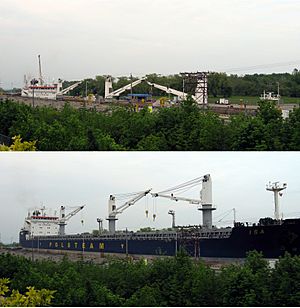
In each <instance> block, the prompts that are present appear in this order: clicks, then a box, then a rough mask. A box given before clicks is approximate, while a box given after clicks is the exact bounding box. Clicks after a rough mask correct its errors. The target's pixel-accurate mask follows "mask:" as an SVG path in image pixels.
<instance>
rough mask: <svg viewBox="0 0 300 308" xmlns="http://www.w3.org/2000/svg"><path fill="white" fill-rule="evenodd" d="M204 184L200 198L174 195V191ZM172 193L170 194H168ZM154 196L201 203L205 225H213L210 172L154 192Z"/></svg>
mask: <svg viewBox="0 0 300 308" xmlns="http://www.w3.org/2000/svg"><path fill="white" fill-rule="evenodd" d="M199 183H201V184H202V189H201V191H200V199H191V198H186V197H180V196H174V192H177V193H179V192H181V191H185V190H187V189H189V188H191V187H194V186H196V185H198V184H199ZM166 193H170V195H168V194H166ZM151 195H152V197H162V198H167V199H170V200H173V201H185V202H188V203H190V204H200V205H201V206H202V207H201V208H198V209H199V210H200V211H202V212H203V226H204V227H206V228H211V227H212V211H213V210H215V208H214V207H213V206H212V182H211V176H210V174H206V175H204V176H202V177H199V178H196V179H194V180H191V181H188V182H186V183H183V184H180V185H177V186H175V187H172V188H170V189H166V190H164V191H161V192H158V193H152V194H151Z"/></svg>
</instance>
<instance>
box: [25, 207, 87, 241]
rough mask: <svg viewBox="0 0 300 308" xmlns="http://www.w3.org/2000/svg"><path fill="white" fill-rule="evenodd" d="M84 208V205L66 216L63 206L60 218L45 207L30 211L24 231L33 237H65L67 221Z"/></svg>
mask: <svg viewBox="0 0 300 308" xmlns="http://www.w3.org/2000/svg"><path fill="white" fill-rule="evenodd" d="M84 207H85V206H84V205H82V206H78V207H75V208H74V209H73V210H72V211H71V212H69V213H67V214H66V207H65V206H61V207H60V213H59V216H57V215H55V214H54V215H50V214H49V213H48V212H47V210H46V208H45V207H41V208H36V209H32V210H29V211H28V214H27V217H26V218H25V223H24V227H23V230H25V231H26V232H27V233H28V234H30V235H31V236H49V235H52V236H53V235H57V236H64V235H65V226H66V225H67V221H68V220H69V219H70V218H71V217H73V216H74V215H76V214H77V213H78V212H79V211H81V210H82V209H83V208H84Z"/></svg>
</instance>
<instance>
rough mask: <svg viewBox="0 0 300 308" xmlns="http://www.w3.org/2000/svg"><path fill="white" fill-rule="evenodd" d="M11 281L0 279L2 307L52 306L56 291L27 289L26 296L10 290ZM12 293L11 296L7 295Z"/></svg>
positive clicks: (0, 303) (0, 304)
mask: <svg viewBox="0 0 300 308" xmlns="http://www.w3.org/2000/svg"><path fill="white" fill-rule="evenodd" d="M9 283H10V280H9V279H8V278H2V279H1V278H0V307H45V306H50V304H51V300H52V298H53V294H54V293H55V291H50V290H46V289H42V290H36V289H35V288H34V287H27V291H26V292H25V294H21V293H20V292H19V291H18V290H12V291H10V290H9V286H8V285H9ZM8 293H10V295H9V296H7V294H8Z"/></svg>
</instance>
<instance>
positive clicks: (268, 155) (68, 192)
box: [0, 152, 300, 242]
mask: <svg viewBox="0 0 300 308" xmlns="http://www.w3.org/2000/svg"><path fill="white" fill-rule="evenodd" d="M0 170H1V177H0V195H1V203H0V213H1V215H0V233H1V238H2V240H3V241H5V242H10V241H11V240H12V239H13V240H15V241H16V240H17V239H18V232H19V230H20V228H21V227H22V226H23V223H24V218H25V216H26V214H27V209H28V208H34V207H38V206H40V205H41V203H43V205H45V206H46V207H49V208H53V209H57V210H58V209H59V206H60V205H65V206H67V207H68V206H79V205H82V204H86V208H85V209H84V210H83V211H82V212H81V213H79V214H77V216H75V217H73V218H72V219H71V220H70V221H69V224H68V226H67V232H68V233H78V232H83V231H91V230H92V229H97V227H98V225H97V222H96V218H97V217H102V218H106V217H107V214H108V213H107V210H108V209H107V205H108V197H109V195H110V194H114V193H128V192H136V191H141V190H146V189H148V188H153V191H161V190H163V189H167V188H170V187H172V186H175V185H177V184H181V183H183V182H186V181H188V180H191V179H193V178H196V177H199V176H202V175H204V174H207V173H210V174H211V176H212V181H213V203H214V204H215V205H216V206H217V210H216V211H215V212H214V213H213V217H214V221H215V222H217V221H218V220H219V219H220V218H221V217H222V216H223V215H222V214H223V213H225V212H226V211H229V210H230V209H232V208H236V210H237V219H238V220H240V221H253V222H255V221H258V219H259V218H260V217H273V213H274V205H273V195H272V193H270V192H267V191H266V190H265V184H267V183H268V182H269V181H281V182H282V183H284V182H287V183H288V188H287V190H286V191H285V192H284V195H283V197H282V198H281V199H280V202H281V204H280V212H283V213H284V217H292V216H296V217H299V216H300V209H299V194H300V189H299V174H300V160H299V153H294V152H290V153H288V152H285V153H279V152H278V153H275V152H262V153H260V152H259V153H258V152H252V153H244V152H241V153H239V152H236V153H235V152H224V153H222V152H187V153H184V152H170V153H167V152H128V153H127V152H124V153H122V152H112V153H111V152H101V153H96V152H94V153H84V152H82V153H80V152H77V153H76V152H71V153H70V152H65V153H63V152H60V153H1V154H0ZM184 196H187V197H192V198H198V197H199V191H198V190H191V191H190V192H187V193H186V194H184ZM155 200H156V202H154V201H153V198H152V197H149V198H143V199H142V200H140V201H139V202H138V203H136V204H135V205H134V206H132V207H131V208H129V209H127V210H126V211H125V212H124V213H123V214H121V215H120V216H119V220H118V222H117V228H119V229H125V228H126V227H128V228H129V229H130V230H135V229H139V228H140V227H146V226H150V227H154V228H163V227H169V226H170V225H171V217H170V215H168V214H167V212H168V210H169V209H173V210H175V211H176V222H177V224H180V225H188V224H199V223H200V222H201V221H202V216H201V213H200V212H199V211H198V210H197V206H195V205H190V204H188V203H182V202H178V203H177V202H174V201H170V200H167V199H162V198H156V199H155ZM147 205H148V207H147ZM154 206H156V211H155V213H156V215H157V218H156V221H155V222H153V221H152V220H151V219H150V218H148V219H147V218H146V216H145V210H146V208H148V210H149V212H150V216H151V217H152V214H153V207H154ZM220 216H221V217H220ZM217 217H219V218H218V219H217ZM81 219H83V220H84V226H82V225H81V223H80V221H81ZM232 220H233V215H232V214H230V215H229V216H228V217H226V218H225V219H224V221H222V222H221V223H219V224H218V225H230V224H231V223H232ZM104 225H105V227H107V222H106V221H105V222H104Z"/></svg>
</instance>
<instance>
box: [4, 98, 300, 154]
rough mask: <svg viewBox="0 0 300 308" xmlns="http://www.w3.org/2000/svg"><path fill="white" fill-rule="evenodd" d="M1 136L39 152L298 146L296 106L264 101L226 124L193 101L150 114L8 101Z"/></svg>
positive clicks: (299, 133)
mask: <svg viewBox="0 0 300 308" xmlns="http://www.w3.org/2000/svg"><path fill="white" fill-rule="evenodd" d="M0 134H3V135H6V136H10V137H14V136H19V138H22V140H23V141H27V142H31V143H34V147H35V148H36V150H38V151H68V150H70V151H71V150H72V151H90V150H92V151H97V150H100V151H102V150H142V151H178V150H179V151H201V150H207V151H211V150H213V151H218V150H228V151H239V150H246V151H247V150H270V151H273V150H280V151H281V150H300V109H299V108H297V109H295V110H294V111H292V112H290V117H289V118H288V119H283V118H282V116H281V111H280V110H278V109H277V108H276V106H275V104H274V103H272V102H264V103H260V106H259V109H258V111H257V115H256V116H255V117H253V116H250V115H247V114H240V115H236V116H232V117H231V118H230V121H229V122H226V121H224V120H222V119H221V118H220V117H219V116H218V115H217V114H215V113H213V112H211V111H210V110H202V109H199V108H198V106H196V104H194V102H193V101H192V100H187V101H186V102H184V103H182V104H181V105H180V106H176V107H172V108H161V109H159V110H156V111H154V112H152V113H151V112H149V111H148V109H147V108H145V109H143V110H142V111H140V112H135V110H134V108H133V107H127V108H124V107H113V106H112V107H111V108H110V109H108V111H107V112H106V113H105V112H104V113H100V112H97V111H95V110H87V109H85V108H82V109H75V108H72V107H71V106H70V105H69V104H65V106H64V107H63V109H62V110H57V109H55V108H52V107H36V108H32V107H30V106H27V105H24V104H19V103H16V102H13V101H10V100H6V101H2V102H1V103H0Z"/></svg>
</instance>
